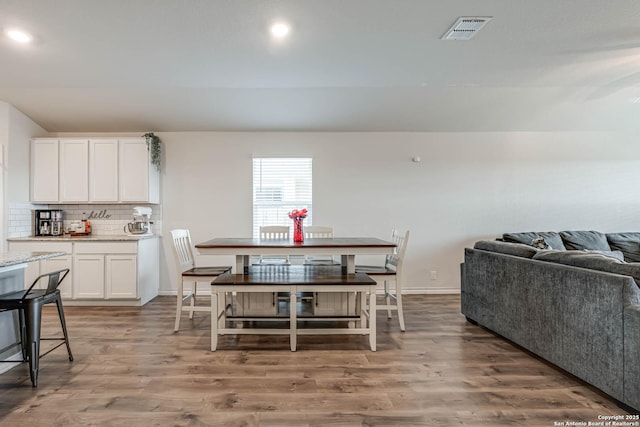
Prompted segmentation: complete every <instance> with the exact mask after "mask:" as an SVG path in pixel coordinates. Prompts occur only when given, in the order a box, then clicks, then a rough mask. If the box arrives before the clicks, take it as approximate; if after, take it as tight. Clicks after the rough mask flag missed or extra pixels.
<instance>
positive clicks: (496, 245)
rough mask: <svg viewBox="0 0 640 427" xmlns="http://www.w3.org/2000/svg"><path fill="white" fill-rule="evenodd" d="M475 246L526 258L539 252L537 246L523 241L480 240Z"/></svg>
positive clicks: (475, 247) (484, 249)
mask: <svg viewBox="0 0 640 427" xmlns="http://www.w3.org/2000/svg"><path fill="white" fill-rule="evenodd" d="M473 248H474V249H480V250H483V251H489V252H499V253H502V254H507V255H514V256H519V257H524V258H532V257H533V256H534V255H535V254H536V253H537V252H538V250H537V249H536V248H534V247H532V246H529V245H525V244H523V243H511V242H501V241H498V240H479V241H477V242H476V243H475V245H473Z"/></svg>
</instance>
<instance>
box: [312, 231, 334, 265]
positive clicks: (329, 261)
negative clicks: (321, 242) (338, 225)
mask: <svg viewBox="0 0 640 427" xmlns="http://www.w3.org/2000/svg"><path fill="white" fill-rule="evenodd" d="M304 238H305V240H306V239H333V227H329V226H324V225H309V226H306V227H304ZM304 263H305V264H307V265H334V264H339V263H337V262H336V261H335V260H334V258H333V254H327V255H306V256H305V257H304Z"/></svg>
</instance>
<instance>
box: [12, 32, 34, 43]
mask: <svg viewBox="0 0 640 427" xmlns="http://www.w3.org/2000/svg"><path fill="white" fill-rule="evenodd" d="M6 34H7V36H8V37H9V38H10V39H11V40H13V41H16V42H18V43H29V42H31V40H33V36H32V35H31V34H29V33H27V32H24V31H21V30H16V29H12V30H7V31H6Z"/></svg>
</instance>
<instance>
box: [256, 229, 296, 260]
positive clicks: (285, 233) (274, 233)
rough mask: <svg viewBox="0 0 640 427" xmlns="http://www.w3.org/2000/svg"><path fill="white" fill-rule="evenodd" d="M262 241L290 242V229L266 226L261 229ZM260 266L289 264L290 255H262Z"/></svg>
mask: <svg viewBox="0 0 640 427" xmlns="http://www.w3.org/2000/svg"><path fill="white" fill-rule="evenodd" d="M260 240H289V227H288V226H286V225H265V226H262V227H260ZM258 264H263V265H266V264H269V265H271V264H278V265H282V264H285V265H286V264H289V254H286V255H269V256H263V255H260V258H259V260H258Z"/></svg>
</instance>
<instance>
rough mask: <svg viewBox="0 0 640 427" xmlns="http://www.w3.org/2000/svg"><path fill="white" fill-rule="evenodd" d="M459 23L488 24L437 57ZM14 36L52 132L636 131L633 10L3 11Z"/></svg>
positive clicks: (0, 7)
mask: <svg viewBox="0 0 640 427" xmlns="http://www.w3.org/2000/svg"><path fill="white" fill-rule="evenodd" d="M460 16H491V17H493V19H492V20H491V21H490V22H489V23H488V24H487V25H486V26H485V27H484V29H482V30H481V31H480V32H479V33H478V34H477V35H476V36H475V37H474V38H473V39H472V40H470V41H447V40H441V37H442V35H443V34H444V33H445V32H446V31H447V30H448V28H449V27H450V26H451V25H452V24H453V23H454V22H455V21H456V19H457V18H458V17H460ZM276 19H284V20H286V21H288V22H289V23H290V24H291V26H292V31H291V34H290V37H289V38H288V39H287V40H286V41H284V42H279V43H277V42H274V41H272V40H271V39H270V37H269V35H268V27H269V25H270V24H271V23H272V22H273V21H274V20H276ZM12 26H19V27H22V28H24V29H26V30H28V31H30V32H31V33H33V34H34V35H35V37H36V39H35V42H34V43H32V44H31V45H28V46H24V45H16V44H14V43H13V42H11V41H10V40H9V39H8V38H6V37H3V36H2V37H1V38H2V39H1V40H0V100H2V101H5V102H7V103H9V104H11V105H13V106H14V107H15V108H17V109H18V110H20V111H22V112H23V113H25V114H26V115H28V116H29V117H31V118H32V119H33V120H34V121H36V122H37V123H38V124H40V125H41V126H42V127H44V128H45V129H46V130H48V131H50V132H133V131H154V132H169V131H271V130H273V131H461V132H465V131H472V132H478V131H600V130H602V131H634V132H635V131H637V130H638V129H639V128H638V126H639V123H638V122H639V120H638V118H640V117H639V112H640V103H638V100H639V99H640V98H639V97H640V68H639V66H640V62H639V61H640V2H638V1H637V0H609V1H607V2H604V3H603V2H602V1H601V0H562V1H558V0H535V1H531V0H483V1H478V0H449V1H441V0H282V1H280V0H126V1H125V0H109V1H104V0H56V1H50V0H0V29H2V30H4V29H7V28H10V27H12Z"/></svg>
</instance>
